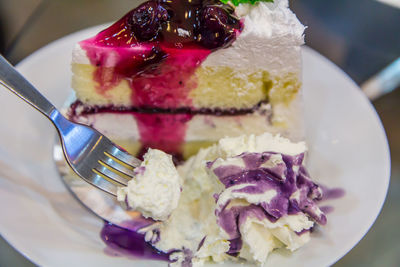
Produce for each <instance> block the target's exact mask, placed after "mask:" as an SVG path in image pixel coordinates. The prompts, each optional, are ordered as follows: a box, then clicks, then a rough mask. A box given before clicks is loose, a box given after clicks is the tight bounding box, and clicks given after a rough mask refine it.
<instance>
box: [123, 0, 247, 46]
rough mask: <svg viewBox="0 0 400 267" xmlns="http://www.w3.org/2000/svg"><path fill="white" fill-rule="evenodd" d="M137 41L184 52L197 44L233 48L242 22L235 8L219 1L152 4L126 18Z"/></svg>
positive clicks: (153, 1)
mask: <svg viewBox="0 0 400 267" xmlns="http://www.w3.org/2000/svg"><path fill="white" fill-rule="evenodd" d="M126 24H127V26H128V29H129V30H130V31H131V32H132V34H133V36H134V38H135V40H136V41H139V42H146V41H159V42H163V43H165V44H171V45H173V46H175V47H177V48H181V47H183V46H184V44H196V45H200V46H203V47H205V48H207V49H217V48H222V47H226V46H228V45H230V44H231V43H232V42H233V40H234V39H235V36H236V33H235V31H240V21H239V19H238V18H236V17H235V15H234V8H233V7H232V6H230V5H227V4H223V3H222V2H220V1H218V0H151V1H147V2H145V3H143V4H141V5H140V6H139V7H137V8H136V9H134V10H132V11H131V12H130V13H129V14H128V15H127V17H126Z"/></svg>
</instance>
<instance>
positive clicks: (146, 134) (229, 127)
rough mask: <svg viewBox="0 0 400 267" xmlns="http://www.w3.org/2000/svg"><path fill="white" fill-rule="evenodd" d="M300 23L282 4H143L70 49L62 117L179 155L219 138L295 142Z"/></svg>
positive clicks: (137, 146)
mask: <svg viewBox="0 0 400 267" xmlns="http://www.w3.org/2000/svg"><path fill="white" fill-rule="evenodd" d="M303 31H304V26H303V25H302V24H301V23H300V22H299V21H298V20H297V18H296V16H295V15H294V14H293V13H292V12H291V11H290V10H289V8H288V1H286V0H275V1H274V2H273V3H272V2H257V3H256V4H254V5H250V4H239V5H238V6H237V7H235V6H233V5H231V4H223V3H222V2H220V1H217V0H211V1H210V0H207V1H205V0H204V1H202V0H197V1H184V0H173V1H166V0H165V1H163V0H161V1H148V2H145V3H143V4H142V5H140V6H139V7H137V8H135V9H133V10H132V11H130V12H129V13H128V14H126V15H125V16H124V17H123V18H121V19H120V20H119V21H117V22H116V23H114V24H113V25H112V26H110V27H109V28H107V29H105V30H104V31H102V32H100V33H99V34H97V35H96V36H94V37H92V38H89V39H87V40H84V41H82V42H80V43H78V44H77V45H76V47H75V49H74V52H73V62H72V71H73V80H72V86H73V89H74V90H75V92H76V97H77V101H76V102H75V103H74V104H73V105H72V106H71V109H70V112H69V114H70V117H71V118H72V119H74V120H75V121H78V122H83V123H86V124H89V125H92V126H93V127H95V128H97V129H98V130H100V131H101V132H103V133H104V134H106V135H107V136H108V137H110V138H111V139H112V140H114V141H115V142H116V143H118V144H120V145H121V146H123V147H125V148H126V149H127V150H128V151H130V152H131V153H134V154H137V153H140V151H141V150H142V151H143V150H144V149H145V148H147V147H153V148H158V149H162V150H164V151H166V152H168V153H172V154H175V155H180V156H183V157H184V158H186V157H187V156H189V155H191V154H193V153H195V152H197V151H198V149H199V148H200V147H204V146H209V145H210V144H212V143H215V142H217V141H218V140H219V139H221V138H223V137H225V136H239V135H241V134H250V133H254V134H261V133H263V132H266V131H267V132H271V133H281V134H282V135H283V136H286V137H289V138H291V139H292V140H301V139H303V129H302V121H301V118H302V116H301V100H300V99H301V90H300V88H301V79H300V75H301V54H300V46H301V45H302V44H303V41H304V38H303Z"/></svg>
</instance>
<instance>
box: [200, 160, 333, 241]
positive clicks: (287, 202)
mask: <svg viewBox="0 0 400 267" xmlns="http://www.w3.org/2000/svg"><path fill="white" fill-rule="evenodd" d="M273 155H276V153H270V152H264V153H243V154H241V155H239V156H238V157H240V158H242V159H243V162H244V165H245V166H246V167H245V168H238V167H237V166H234V165H231V166H226V165H224V166H220V167H216V168H214V169H213V164H209V165H207V166H208V167H209V168H210V169H212V171H213V172H214V174H215V175H216V176H217V177H218V179H219V180H220V181H221V182H222V183H223V184H224V185H225V187H226V188H230V187H232V186H237V185H241V184H244V185H246V186H245V187H242V188H238V189H234V190H232V193H246V194H250V195H251V194H263V193H266V192H268V191H269V190H274V191H275V192H276V195H275V196H274V197H273V198H272V199H271V201H269V202H261V203H257V205H255V204H250V205H249V206H234V205H229V203H230V202H228V204H226V205H224V206H223V207H217V210H216V216H217V222H218V224H219V225H220V226H221V227H222V228H223V229H224V230H225V231H226V232H227V233H228V235H229V237H230V238H231V239H236V238H239V237H240V231H239V228H240V225H241V224H242V223H244V222H245V220H246V219H247V218H248V217H249V216H251V217H254V218H257V219H258V220H263V219H268V220H270V221H271V222H275V221H277V220H278V219H279V218H281V217H283V216H286V215H290V214H298V213H301V212H303V213H305V214H307V215H308V216H309V217H310V218H312V219H313V220H314V221H316V222H317V223H319V224H321V225H324V224H326V216H325V214H324V213H323V212H322V211H321V210H320V209H319V208H318V206H317V203H316V201H317V200H320V199H321V198H322V190H321V188H320V187H319V186H318V185H317V184H316V183H314V182H313V181H312V180H311V178H310V177H309V175H308V173H307V171H306V169H305V168H304V166H303V159H304V154H303V153H301V154H299V155H295V156H290V155H284V154H282V163H278V164H277V165H276V166H273V167H271V168H268V167H265V165H264V166H262V164H263V163H265V162H266V161H267V160H268V159H270V158H271V157H272V156H273Z"/></svg>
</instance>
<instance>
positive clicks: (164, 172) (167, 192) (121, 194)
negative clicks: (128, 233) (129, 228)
mask: <svg viewBox="0 0 400 267" xmlns="http://www.w3.org/2000/svg"><path fill="white" fill-rule="evenodd" d="M180 194H181V184H180V177H179V174H178V172H177V170H176V168H175V166H174V164H173V162H172V157H171V156H170V155H168V154H166V153H164V152H162V151H160V150H156V149H149V150H148V152H147V153H146V154H145V155H144V160H143V162H142V164H141V165H140V166H139V167H138V168H136V169H135V177H134V178H133V179H132V180H130V181H129V182H128V186H127V187H121V188H119V189H118V192H117V196H118V200H119V201H125V200H126V201H127V202H128V206H129V207H130V208H132V209H133V210H137V211H139V212H141V213H142V215H143V216H144V217H146V218H148V217H150V218H153V219H154V220H161V221H162V220H166V219H167V218H168V216H169V215H170V214H171V212H172V211H173V210H174V209H175V208H176V207H177V206H178V201H179V197H180Z"/></svg>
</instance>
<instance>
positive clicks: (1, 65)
mask: <svg viewBox="0 0 400 267" xmlns="http://www.w3.org/2000/svg"><path fill="white" fill-rule="evenodd" d="M0 84H1V85H3V86H4V87H6V88H7V89H9V90H10V91H11V92H13V93H14V94H16V95H17V96H19V97H20V98H22V99H23V100H25V101H26V102H27V103H28V104H30V105H32V106H33V107H34V108H36V109H37V110H39V111H40V112H42V113H43V114H44V115H46V116H47V117H48V118H50V119H51V117H52V114H53V115H54V113H55V112H56V113H58V111H57V109H56V108H55V107H54V106H53V105H52V104H51V103H50V102H49V101H48V100H47V99H46V98H45V97H44V96H43V95H42V94H41V93H39V91H38V90H36V88H35V87H34V86H33V85H32V84H31V83H30V82H28V81H27V80H26V79H25V78H24V77H23V76H22V75H21V74H20V73H19V72H18V71H16V70H15V69H14V67H13V66H12V65H11V64H10V63H9V62H8V61H7V60H6V59H5V58H4V57H3V56H2V55H0Z"/></svg>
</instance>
